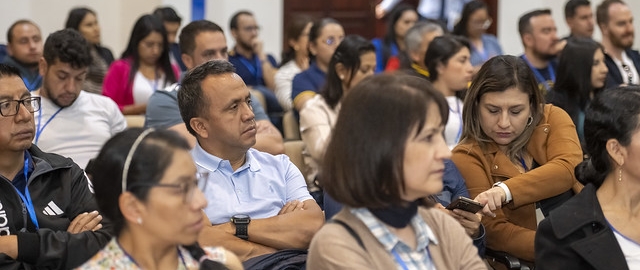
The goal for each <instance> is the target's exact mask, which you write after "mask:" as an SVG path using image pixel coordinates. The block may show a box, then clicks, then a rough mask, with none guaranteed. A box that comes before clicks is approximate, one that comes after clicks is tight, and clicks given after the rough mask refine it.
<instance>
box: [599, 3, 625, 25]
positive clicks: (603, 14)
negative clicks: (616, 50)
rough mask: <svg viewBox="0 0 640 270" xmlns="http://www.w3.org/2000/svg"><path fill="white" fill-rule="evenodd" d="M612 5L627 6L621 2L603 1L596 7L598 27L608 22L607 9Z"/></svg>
mask: <svg viewBox="0 0 640 270" xmlns="http://www.w3.org/2000/svg"><path fill="white" fill-rule="evenodd" d="M613 4H623V5H625V6H626V5H627V4H626V3H625V2H623V1H622V0H604V1H602V3H600V5H598V7H596V22H597V23H598V26H600V25H602V24H607V23H608V22H609V7H611V5H613Z"/></svg>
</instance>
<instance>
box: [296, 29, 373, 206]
mask: <svg viewBox="0 0 640 270" xmlns="http://www.w3.org/2000/svg"><path fill="white" fill-rule="evenodd" d="M375 67H376V54H375V48H374V47H373V45H372V44H371V42H369V41H368V40H366V39H364V38H363V37H361V36H357V35H348V36H346V37H345V39H344V40H343V41H342V42H341V43H340V45H338V48H336V51H335V53H333V56H332V57H331V61H330V62H329V69H328V71H327V82H326V84H325V85H324V86H323V88H322V90H320V94H319V95H316V96H314V97H313V98H312V99H310V100H309V101H307V105H305V106H304V108H302V111H301V112H300V135H301V137H302V141H304V144H305V150H304V151H303V152H302V153H303V155H304V162H305V163H306V164H307V166H308V168H309V171H308V172H304V173H305V174H306V175H305V176H306V179H307V187H308V188H309V191H310V192H311V194H312V195H314V197H315V198H316V200H317V198H318V196H316V194H318V195H319V194H321V192H322V191H321V190H320V188H319V187H318V186H317V185H316V181H320V179H319V173H320V164H321V162H322V157H323V155H324V150H325V148H326V147H327V142H328V141H329V137H330V135H331V130H332V129H333V125H334V124H335V122H336V119H337V118H338V113H339V112H340V107H341V101H342V99H343V98H344V97H345V96H346V95H347V94H348V93H349V91H350V90H351V88H353V87H354V86H355V85H357V84H358V82H360V81H361V80H362V79H364V78H366V77H368V76H371V75H373V72H374V70H375ZM318 201H319V202H322V201H321V200H318Z"/></svg>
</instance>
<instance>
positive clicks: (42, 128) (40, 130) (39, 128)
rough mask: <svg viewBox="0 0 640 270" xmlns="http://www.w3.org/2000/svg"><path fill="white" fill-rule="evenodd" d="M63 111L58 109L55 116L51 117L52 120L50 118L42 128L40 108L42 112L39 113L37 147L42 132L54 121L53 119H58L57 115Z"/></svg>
mask: <svg viewBox="0 0 640 270" xmlns="http://www.w3.org/2000/svg"><path fill="white" fill-rule="evenodd" d="M62 109H63V108H60V109H58V110H57V111H56V112H55V113H54V114H53V115H51V118H49V120H47V122H45V123H44V125H43V126H42V127H40V122H41V121H42V108H40V111H39V112H38V127H37V128H36V143H35V144H36V145H38V140H40V135H42V131H43V130H44V128H46V127H47V125H49V123H50V122H51V120H53V118H54V117H56V115H58V113H59V112H60V111H62Z"/></svg>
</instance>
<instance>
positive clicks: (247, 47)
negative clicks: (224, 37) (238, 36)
mask: <svg viewBox="0 0 640 270" xmlns="http://www.w3.org/2000/svg"><path fill="white" fill-rule="evenodd" d="M238 46H240V47H242V49H244V50H246V51H250V52H253V46H251V44H250V43H247V42H244V41H240V40H239V41H238Z"/></svg>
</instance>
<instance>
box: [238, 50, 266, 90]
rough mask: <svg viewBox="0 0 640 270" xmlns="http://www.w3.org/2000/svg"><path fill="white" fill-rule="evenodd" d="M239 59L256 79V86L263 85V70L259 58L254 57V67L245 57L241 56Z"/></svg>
mask: <svg viewBox="0 0 640 270" xmlns="http://www.w3.org/2000/svg"><path fill="white" fill-rule="evenodd" d="M238 58H239V59H240V62H241V63H242V65H244V67H246V68H247V70H249V72H250V73H251V75H253V76H254V77H255V78H256V85H262V84H263V83H262V68H261V67H260V59H258V57H256V56H255V55H254V56H253V64H255V67H254V65H253V64H252V63H251V62H249V60H248V59H246V58H244V56H242V55H239V57H238Z"/></svg>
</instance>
